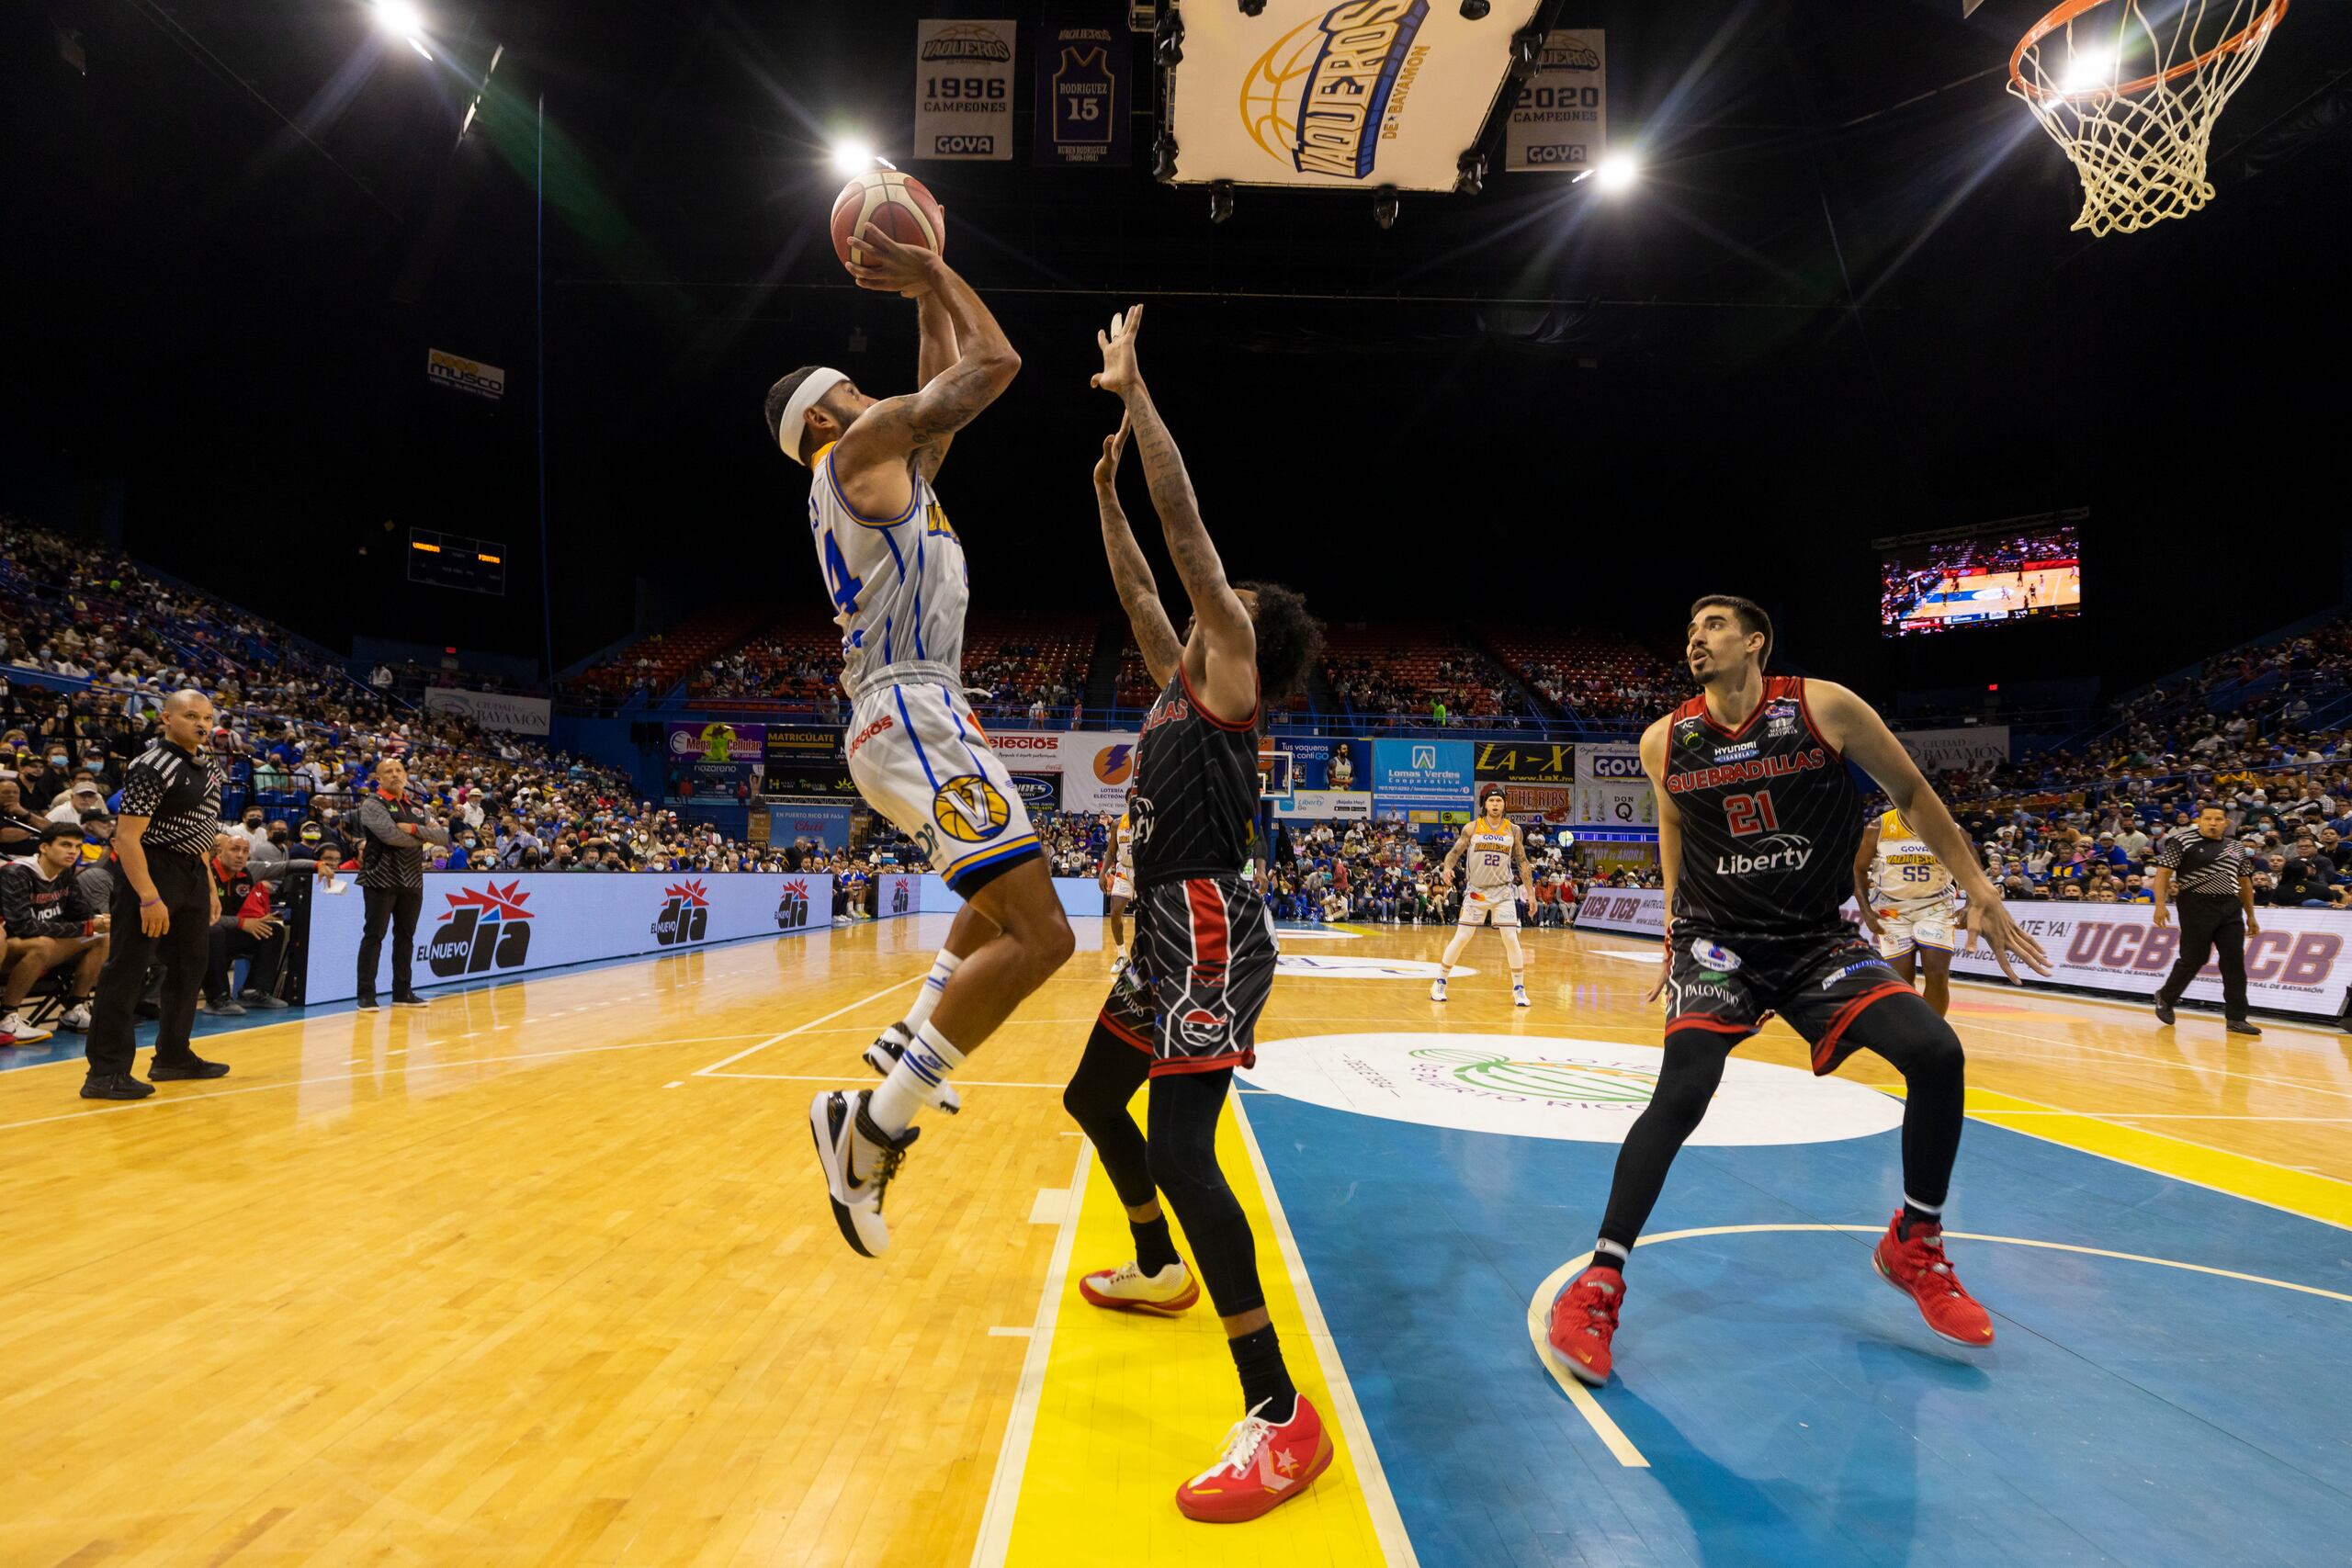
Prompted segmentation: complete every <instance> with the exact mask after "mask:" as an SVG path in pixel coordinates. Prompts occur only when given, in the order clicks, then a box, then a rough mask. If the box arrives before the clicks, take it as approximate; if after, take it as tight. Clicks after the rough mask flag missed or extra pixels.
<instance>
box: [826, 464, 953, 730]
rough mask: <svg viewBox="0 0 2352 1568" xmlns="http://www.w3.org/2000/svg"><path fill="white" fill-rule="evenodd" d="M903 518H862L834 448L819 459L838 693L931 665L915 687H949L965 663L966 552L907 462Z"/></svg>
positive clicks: (930, 491) (936, 499)
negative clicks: (838, 646)
mask: <svg viewBox="0 0 2352 1568" xmlns="http://www.w3.org/2000/svg"><path fill="white" fill-rule="evenodd" d="M908 478H909V479H910V481H911V482H912V484H913V487H914V495H913V499H912V500H911V501H910V502H909V503H908V506H907V509H906V511H904V512H902V513H899V515H898V516H896V517H892V518H883V519H876V518H865V517H860V516H859V515H858V514H857V513H854V512H853V511H851V510H850V506H849V502H847V501H845V500H843V499H842V491H841V485H840V483H839V481H838V480H836V479H835V478H834V476H833V448H832V447H831V446H826V447H825V448H824V449H823V450H822V451H820V452H819V453H818V454H817V460H816V462H815V464H814V465H813V471H812V473H811V474H810V476H809V538H810V540H811V541H812V542H813V543H814V544H815V545H816V547H817V562H818V565H819V566H820V568H822V569H823V571H824V574H825V592H827V594H829V595H830V596H831V599H832V601H833V620H834V622H835V623H836V624H838V625H839V626H840V627H841V628H842V689H843V690H845V691H847V692H848V693H850V694H852V695H853V696H854V695H856V694H858V693H860V692H862V691H864V690H865V688H866V687H868V686H871V685H874V684H876V683H878V682H881V681H883V680H885V679H887V677H886V676H885V673H884V672H885V671H888V670H890V669H891V668H892V667H893V666H897V665H908V664H928V665H933V666H938V667H940V669H938V670H933V671H906V672H905V673H906V675H907V677H908V678H909V679H925V678H930V679H937V678H938V677H939V675H940V673H941V671H944V673H945V675H946V676H947V677H948V678H950V679H956V678H958V677H959V676H960V673H961V671H962V669H963V664H964V610H965V606H966V605H967V604H969V603H970V602H971V587H970V583H969V581H968V579H967V576H966V573H965V570H964V544H963V541H962V540H960V539H958V538H957V537H956V530H955V529H954V528H952V527H950V526H948V523H947V513H945V512H944V510H942V509H941V507H940V504H939V496H938V492H936V491H933V489H932V488H931V486H930V484H929V483H927V482H926V481H925V480H924V479H923V477H922V472H921V471H920V470H919V469H917V468H914V466H913V464H912V463H911V462H910V463H909V465H908Z"/></svg>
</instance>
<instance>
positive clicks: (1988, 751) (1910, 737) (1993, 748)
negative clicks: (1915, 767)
mask: <svg viewBox="0 0 2352 1568" xmlns="http://www.w3.org/2000/svg"><path fill="white" fill-rule="evenodd" d="M1894 738H1895V739H1897V740H1900V741H1901V742H1903V749H1904V750H1905V751H1908V752H1910V753H1911V760H1912V761H1915V762H1917V763H1918V764H1919V771H1920V772H1921V773H1925V774H1927V775H1928V777H1929V778H1933V777H1935V776H1936V775H1937V774H1938V773H1949V772H1951V771H1952V770H1954V769H1959V770H1961V771H1962V772H1966V771H1969V770H1972V769H1975V768H1980V767H1983V766H1984V765H1985V763H1987V762H2006V761H2008V760H2009V727H2008V726H2007V725H2006V724H1977V725H1971V726H1969V727H1968V728H1965V729H1898V730H1896V731H1895V732H1894Z"/></svg>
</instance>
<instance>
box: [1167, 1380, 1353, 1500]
mask: <svg viewBox="0 0 2352 1568" xmlns="http://www.w3.org/2000/svg"><path fill="white" fill-rule="evenodd" d="M1264 1408H1265V1406H1264V1405H1263V1404H1261V1405H1259V1407H1258V1409H1259V1410H1262V1409H1264ZM1330 1464H1331V1439H1330V1438H1329V1437H1327V1436H1325V1435H1324V1431H1323V1417H1321V1416H1317V1414H1316V1413H1315V1406H1314V1405H1312V1404H1308V1403H1307V1401H1306V1395H1305V1394H1303V1393H1302V1394H1300V1395H1299V1396H1298V1404H1297V1406H1296V1407H1295V1409H1293V1410H1292V1412H1291V1417H1290V1419H1289V1420H1287V1421H1285V1422H1283V1424H1282V1425H1281V1426H1279V1427H1277V1426H1275V1425H1274V1424H1273V1423H1272V1421H1267V1420H1263V1419H1261V1417H1260V1416H1259V1415H1258V1411H1257V1410H1252V1411H1251V1412H1250V1414H1249V1415H1247V1416H1243V1417H1242V1418H1241V1419H1240V1420H1239V1421H1238V1422H1236V1423H1234V1427H1233V1430H1231V1431H1230V1432H1227V1434H1226V1435H1225V1451H1224V1452H1223V1453H1221V1454H1219V1455H1217V1459H1216V1463H1215V1464H1213V1465H1211V1466H1209V1467H1208V1469H1206V1470H1204V1471H1203V1472H1200V1474H1198V1475H1196V1476H1194V1477H1193V1479H1192V1480H1190V1481H1187V1482H1186V1483H1184V1484H1183V1485H1182V1486H1179V1487H1178V1488H1176V1506H1177V1507H1179V1508H1180V1509H1182V1510H1183V1514H1184V1517H1186V1518H1188V1519H1199V1520H1201V1521H1202V1522H1203V1523H1204V1524H1212V1525H1238V1524H1239V1523H1241V1522H1242V1521H1243V1520H1245V1519H1254V1518H1256V1517H1258V1516H1259V1515H1261V1514H1263V1513H1266V1512H1268V1511H1270V1510H1271V1509H1272V1508H1273V1507H1275V1506H1277V1505H1279V1504H1282V1503H1285V1502H1288V1501H1289V1500H1290V1499H1291V1498H1293V1497H1295V1496H1297V1495H1299V1494H1300V1493H1302V1492H1304V1491H1306V1488H1307V1485H1308V1483H1311V1482H1313V1481H1314V1479H1315V1478H1316V1477H1317V1476H1318V1475H1320V1474H1322V1473H1323V1472H1324V1471H1326V1470H1328V1469H1329V1468H1330Z"/></svg>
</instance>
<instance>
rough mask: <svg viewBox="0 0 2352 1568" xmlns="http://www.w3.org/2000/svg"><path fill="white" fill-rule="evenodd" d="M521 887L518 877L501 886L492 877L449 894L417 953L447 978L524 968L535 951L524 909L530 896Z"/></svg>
mask: <svg viewBox="0 0 2352 1568" xmlns="http://www.w3.org/2000/svg"><path fill="white" fill-rule="evenodd" d="M522 886H523V884H522V880H521V879H520V878H519V877H518V878H517V879H515V881H513V882H510V883H508V884H507V885H506V886H503V887H501V886H498V884H497V883H495V882H490V883H485V884H484V885H483V886H480V887H467V888H463V889H460V890H459V891H458V892H456V893H451V894H447V895H445V897H447V899H448V900H449V908H447V910H446V911H445V912H444V913H443V914H442V916H441V920H440V923H439V924H438V925H436V926H435V927H434V928H433V934H432V935H431V936H429V937H427V938H426V939H425V940H424V944H423V949H422V951H421V952H419V953H418V954H417V956H418V957H420V958H422V959H424V964H425V967H426V968H428V969H430V970H432V971H433V973H434V975H435V976H436V977H437V978H440V979H443V980H451V979H455V978H457V977H458V976H461V975H486V974H488V973H490V972H491V971H492V970H493V969H516V968H520V967H521V966H522V964H523V962H524V960H525V959H526V958H527V957H528V956H529V955H530V952H531V926H530V920H531V911H530V910H529V909H527V908H524V906H525V905H526V904H527V903H529V902H530V898H531V896H530V895H529V894H528V893H525V892H523V891H522Z"/></svg>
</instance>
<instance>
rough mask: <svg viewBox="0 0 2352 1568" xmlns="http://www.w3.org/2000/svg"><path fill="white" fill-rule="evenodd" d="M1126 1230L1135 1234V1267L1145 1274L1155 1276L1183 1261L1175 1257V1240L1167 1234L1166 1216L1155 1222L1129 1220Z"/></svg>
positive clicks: (1163, 1215) (1161, 1216)
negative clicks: (1172, 1264)
mask: <svg viewBox="0 0 2352 1568" xmlns="http://www.w3.org/2000/svg"><path fill="white" fill-rule="evenodd" d="M1127 1229H1129V1230H1130V1231H1133V1232H1134V1233H1135V1238H1136V1268H1137V1269H1141V1270H1143V1271H1144V1272H1145V1273H1147V1274H1157V1273H1159V1271H1160V1270H1161V1269H1165V1268H1167V1267H1168V1266H1169V1265H1170V1263H1182V1262H1183V1261H1184V1260H1183V1259H1182V1258H1179V1257H1177V1256H1176V1239H1175V1237H1173V1236H1171V1235H1169V1234H1168V1216H1167V1215H1166V1214H1162V1215H1160V1216H1159V1218H1158V1219H1156V1220H1129V1221H1128V1222H1127Z"/></svg>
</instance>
